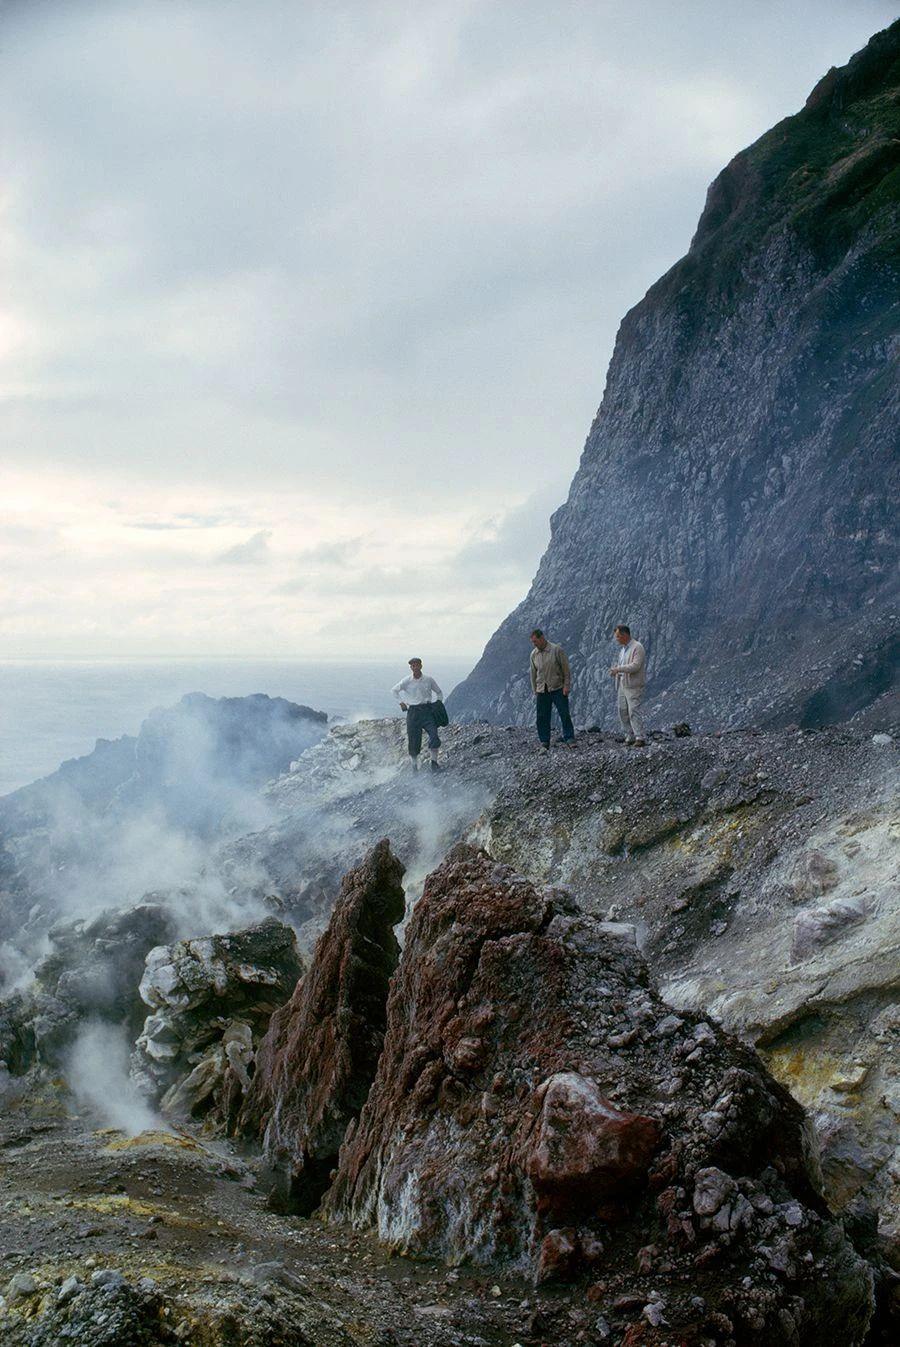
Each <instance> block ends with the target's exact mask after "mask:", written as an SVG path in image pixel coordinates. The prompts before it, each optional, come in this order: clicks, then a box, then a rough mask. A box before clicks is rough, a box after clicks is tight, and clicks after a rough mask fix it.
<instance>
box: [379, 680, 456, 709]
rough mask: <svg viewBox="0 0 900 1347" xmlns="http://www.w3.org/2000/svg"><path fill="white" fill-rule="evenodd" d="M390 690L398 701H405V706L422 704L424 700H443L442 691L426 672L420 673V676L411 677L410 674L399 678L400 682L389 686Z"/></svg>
mask: <svg viewBox="0 0 900 1347" xmlns="http://www.w3.org/2000/svg"><path fill="white" fill-rule="evenodd" d="M391 692H392V693H393V694H394V696H395V697H396V698H397V701H398V702H406V705H407V706H422V705H423V704H424V703H425V702H431V701H441V702H442V701H443V700H444V694H443V692H441V690H440V688H439V687H438V685H437V683H436V682H435V681H434V679H433V678H431V677H429V675H428V674H422V676H421V678H413V676H412V674H410V675H409V676H408V677H407V678H401V679H400V682H399V683H397V684H396V685H395V686H394V687H392V688H391ZM432 693H434V696H433V697H432V695H431V694H432Z"/></svg>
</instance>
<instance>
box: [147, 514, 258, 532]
mask: <svg viewBox="0 0 900 1347" xmlns="http://www.w3.org/2000/svg"><path fill="white" fill-rule="evenodd" d="M233 523H234V521H233V520H232V519H230V518H229V517H228V516H227V515H225V514H213V515H191V514H176V515H172V516H171V517H169V518H160V519H135V520H133V521H132V522H131V523H130V524H129V525H128V528H132V529H146V530H147V531H148V532H157V533H161V532H166V531H175V530H179V529H217V528H223V527H228V526H231V525H233Z"/></svg>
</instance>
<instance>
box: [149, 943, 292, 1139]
mask: <svg viewBox="0 0 900 1347" xmlns="http://www.w3.org/2000/svg"><path fill="white" fill-rule="evenodd" d="M302 971H303V965H302V962H301V960H300V957H299V955H298V953H297V946H296V941H295V939H294V933H293V931H292V930H291V929H290V927H289V926H285V925H283V924H282V923H281V922H278V921H276V920H275V919H274V918H269V919H268V920H267V921H264V922H262V923H261V924H260V925H258V926H253V927H250V928H248V929H247V930H245V931H233V932H231V933H230V934H227V935H211V936H205V937H203V938H200V939H196V940H181V941H178V942H177V943H176V944H174V945H162V946H159V947H158V948H156V949H152V950H151V951H150V953H149V954H148V955H147V960H146V966H145V969H144V975H143V977H142V978H141V982H140V994H141V998H142V999H143V1001H144V1004H145V1005H146V1006H149V1007H151V1010H152V1013H151V1014H150V1015H148V1016H147V1017H146V1019H145V1021H144V1027H143V1029H142V1031H141V1034H140V1036H139V1037H138V1040H137V1043H136V1044H135V1051H134V1054H133V1057H132V1075H133V1077H134V1078H135V1079H136V1080H137V1081H138V1083H139V1084H140V1086H141V1088H142V1090H143V1091H144V1093H145V1094H146V1095H147V1096H148V1097H150V1098H152V1099H154V1100H156V1099H160V1100H161V1105H162V1108H163V1109H164V1111H166V1112H171V1113H173V1114H181V1115H188V1114H193V1115H194V1116H202V1115H205V1114H208V1113H209V1112H210V1110H211V1109H212V1108H213V1107H214V1105H215V1106H219V1107H220V1108H221V1107H222V1106H223V1104H224V1099H223V1096H222V1094H221V1091H222V1089H223V1088H224V1086H225V1082H226V1078H228V1079H229V1081H231V1082H232V1084H234V1083H235V1082H236V1083H237V1084H238V1085H240V1084H241V1083H244V1084H247V1085H249V1071H248V1068H249V1065H250V1062H251V1060H252V1055H253V1046H254V1043H255V1042H257V1041H258V1040H259V1038H260V1037H261V1036H262V1034H263V1033H264V1032H265V1030H266V1028H267V1027H268V1023H269V1019H270V1017H271V1015H272V1013H273V1012H274V1011H275V1010H276V1009H277V1008H278V1007H279V1006H280V1005H282V1004H283V1003H284V1001H285V1000H286V999H287V998H288V997H289V996H290V994H291V992H292V991H293V990H294V987H295V986H296V984H297V980H298V978H299V977H300V975H301V973H302ZM230 1106H231V1107H232V1108H233V1107H234V1106H235V1101H234V1099H233V1097H232V1100H231V1104H230Z"/></svg>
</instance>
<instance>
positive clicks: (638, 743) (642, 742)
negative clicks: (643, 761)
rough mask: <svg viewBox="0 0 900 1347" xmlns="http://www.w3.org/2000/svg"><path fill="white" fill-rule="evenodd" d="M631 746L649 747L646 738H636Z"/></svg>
mask: <svg viewBox="0 0 900 1347" xmlns="http://www.w3.org/2000/svg"><path fill="white" fill-rule="evenodd" d="M631 747H632V748H646V747H647V740H646V739H635V741H634V743H633V744H632V745H631Z"/></svg>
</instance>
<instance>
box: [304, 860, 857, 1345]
mask: <svg viewBox="0 0 900 1347" xmlns="http://www.w3.org/2000/svg"><path fill="white" fill-rule="evenodd" d="M603 927H604V923H602V922H599V921H597V920H596V919H595V918H591V917H588V916H582V915H577V914H576V913H575V912H573V903H572V899H571V897H570V895H568V894H567V893H565V892H560V891H558V890H553V889H549V890H544V891H542V890H539V889H537V888H536V887H535V886H534V885H532V884H531V883H529V882H527V881H525V880H523V879H522V878H521V877H520V876H519V875H517V874H516V873H515V872H514V871H513V870H512V869H511V868H509V867H507V866H505V865H502V864H498V863H496V862H495V861H493V860H491V859H490V858H489V857H488V856H487V855H485V854H484V853H480V852H477V851H475V850H473V849H472V848H468V847H458V848H456V849H455V850H454V851H453V852H451V854H450V855H449V856H448V857H447V859H446V861H445V862H444V863H443V864H442V865H441V866H440V867H439V868H438V869H437V870H436V871H435V872H434V873H433V874H432V875H431V876H430V877H429V879H428V880H427V882H426V885H425V890H424V893H423V896H422V898H421V899H420V900H419V903H418V905H417V906H416V908H415V910H414V912H413V916H412V918H411V921H410V924H409V927H408V930H407V938H406V944H405V947H404V951H403V955H402V958H401V962H400V967H399V969H398V972H397V974H396V976H395V979H394V981H393V984H392V987H391V993H390V997H389V1000H388V1014H387V1033H386V1037H385V1043H384V1051H383V1053H382V1056H381V1060H380V1062H379V1066H378V1071H377V1074H376V1077H375V1081H374V1083H373V1085H372V1089H371V1092H370V1094H369V1098H368V1101H367V1102H366V1105H365V1108H364V1109H363V1111H362V1114H361V1115H360V1118H359V1121H358V1123H357V1124H356V1126H355V1127H354V1128H352V1129H350V1130H349V1131H348V1134H347V1138H346V1140H345V1142H344V1145H343V1146H342V1148H341V1152H340V1159H339V1165H338V1173H337V1176H336V1179H335V1182H334V1184H333V1186H332V1187H331V1189H330V1190H329V1192H328V1193H327V1195H326V1197H325V1200H324V1203H323V1210H324V1211H325V1213H326V1214H327V1215H328V1216H329V1217H330V1218H331V1219H333V1220H335V1219H338V1220H339V1219H347V1220H350V1221H352V1222H353V1223H354V1224H355V1225H357V1226H359V1227H370V1226H371V1227H374V1228H375V1229H376V1230H377V1232H378V1234H379V1236H380V1238H381V1239H382V1240H383V1241H384V1242H385V1243H387V1244H388V1245H389V1246H390V1247H391V1248H393V1249H396V1250H398V1251H401V1252H403V1253H406V1254H409V1255H414V1256H423V1257H435V1258H440V1259H444V1260H446V1261H448V1262H451V1263H458V1262H462V1261H470V1262H472V1263H474V1264H476V1265H480V1266H482V1267H487V1268H497V1269H506V1270H518V1271H527V1272H530V1273H531V1275H532V1276H534V1277H535V1279H536V1280H541V1279H542V1278H547V1277H551V1276H555V1277H562V1278H571V1277H573V1276H575V1275H577V1274H578V1272H579V1271H584V1270H586V1269H587V1268H588V1267H589V1266H590V1267H597V1266H598V1260H599V1268H600V1270H601V1271H602V1273H603V1275H604V1280H605V1281H607V1282H608V1283H609V1284H610V1285H618V1287H619V1288H620V1289H627V1287H626V1286H625V1283H624V1280H623V1279H624V1278H625V1277H626V1276H627V1277H629V1278H631V1277H633V1270H634V1268H635V1266H638V1265H642V1264H641V1260H643V1262H644V1263H646V1259H647V1251H648V1248H649V1247H650V1246H652V1247H653V1248H654V1250H656V1251H659V1252H660V1253H661V1254H663V1253H664V1257H660V1259H659V1263H658V1266H657V1267H656V1268H655V1269H654V1273H653V1283H652V1285H653V1287H654V1288H659V1291H658V1293H657V1294H658V1296H660V1295H661V1296H662V1297H663V1299H664V1300H665V1306H666V1308H665V1315H666V1321H667V1322H668V1323H670V1324H673V1325H675V1326H676V1327H677V1326H678V1325H680V1324H686V1323H687V1322H689V1321H690V1319H691V1317H692V1316H693V1314H694V1311H693V1309H692V1307H691V1304H690V1296H689V1293H690V1294H691V1295H693V1294H699V1295H702V1296H703V1297H704V1299H705V1302H706V1304H707V1306H708V1308H709V1310H710V1311H714V1310H718V1309H720V1308H721V1310H722V1312H724V1310H725V1307H726V1306H727V1312H728V1316H729V1318H730V1319H731V1320H732V1321H733V1322H734V1323H735V1325H736V1328H735V1338H736V1340H738V1341H740V1342H747V1343H749V1342H750V1341H766V1342H768V1343H771V1344H773V1345H774V1347H780V1345H781V1344H784V1345H785V1347H787V1344H788V1343H794V1342H796V1341H797V1340H798V1334H799V1340H803V1341H815V1342H817V1343H821V1344H822V1347H827V1345H828V1344H838V1343H840V1344H846V1343H854V1344H858V1343H861V1342H862V1340H863V1337H864V1334H865V1330H866V1326H867V1324H868V1321H869V1317H870V1314H871V1310H872V1277H871V1273H870V1272H869V1270H868V1268H867V1266H866V1265H865V1263H864V1262H863V1261H862V1260H861V1259H860V1258H859V1257H858V1256H857V1255H856V1254H855V1253H854V1251H853V1250H852V1248H851V1246H850V1245H849V1243H848V1242H847V1240H846V1239H845V1237H844V1235H843V1232H842V1230H841V1228H840V1226H839V1225H837V1224H836V1223H835V1222H834V1221H832V1220H831V1219H830V1218H829V1217H828V1215H827V1210H826V1208H825V1206H824V1204H823V1203H822V1201H821V1198H820V1197H819V1195H818V1183H819V1176H818V1173H817V1166H816V1163H815V1158H814V1156H813V1154H812V1152H811V1149H810V1145H809V1134H808V1131H807V1126H806V1122H805V1119H804V1115H803V1113H802V1110H801V1109H800V1108H799V1107H798V1105H797V1104H795V1103H794V1101H793V1100H792V1099H791V1098H790V1096H789V1095H788V1094H787V1092H786V1091H785V1090H784V1089H783V1088H782V1087H781V1086H779V1085H778V1084H777V1083H776V1082H775V1081H774V1080H773V1079H772V1078H771V1077H770V1076H768V1074H767V1073H766V1071H765V1069H764V1068H763V1066H762V1064H761V1063H760V1061H759V1059H758V1058H757V1057H756V1056H755V1054H754V1053H753V1052H752V1051H750V1050H748V1049H745V1048H743V1047H741V1046H740V1045H739V1044H738V1043H736V1042H735V1041H734V1040H732V1039H730V1038H728V1037H727V1036H726V1035H724V1034H722V1033H721V1032H718V1031H716V1030H714V1029H712V1028H710V1027H709V1026H708V1025H702V1024H701V1023H699V1022H698V1017H696V1016H692V1015H690V1014H684V1015H681V1016H680V1017H679V1018H680V1020H681V1024H680V1027H679V1028H678V1030H677V1032H676V1033H675V1034H674V1035H673V1034H669V1033H666V1034H664V1035H659V1034H658V1033H656V1032H655V1030H656V1028H657V1026H658V1025H659V1024H660V1022H661V1021H663V1020H664V1019H665V1018H666V1016H667V1014H668V1009H667V1007H666V1006H665V1004H664V1003H663V1002H662V1001H661V1000H660V999H659V997H658V996H657V995H656V993H655V992H654V991H653V990H652V988H651V987H650V986H649V985H648V979H647V971H646V967H645V965H644V963H643V960H642V959H641V956H640V955H639V953H638V952H637V950H636V948H635V946H634V945H633V944H632V943H630V942H627V941H623V940H622V939H621V938H619V937H617V936H616V935H614V934H612V933H610V932H609V931H608V930H604V929H603ZM629 1024H630V1025H633V1026H636V1027H637V1033H636V1034H635V1036H634V1037H633V1039H630V1040H629V1041H628V1042H627V1043H624V1044H621V1045H620V1046H618V1047H616V1048H611V1047H610V1046H609V1042H608V1040H609V1037H610V1035H613V1034H615V1033H616V1031H618V1030H620V1029H621V1028H623V1027H624V1026H626V1025H629ZM688 1043H690V1044H691V1045H693V1046H692V1048H691V1051H692V1052H693V1051H694V1049H695V1048H696V1046H697V1045H698V1044H700V1043H702V1045H703V1046H702V1051H701V1052H700V1053H699V1054H697V1055H696V1056H695V1058H694V1060H693V1061H691V1062H688V1061H687V1055H688V1054H687V1053H686V1051H685V1049H686V1048H687V1045H688ZM475 1044H477V1051H476V1050H475V1049H474V1047H473V1045H475ZM461 1047H462V1051H460V1049H461ZM655 1256H656V1255H654V1257H655ZM648 1291H649V1288H648ZM652 1299H653V1298H652V1297H651V1296H650V1295H649V1294H647V1295H646V1301H645V1302H641V1303H647V1302H650V1301H651V1300H652ZM654 1303H658V1301H657V1302H654ZM660 1309H661V1305H660ZM788 1316H790V1323H788ZM660 1322H661V1320H660ZM753 1334H758V1336H752V1335H753Z"/></svg>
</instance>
